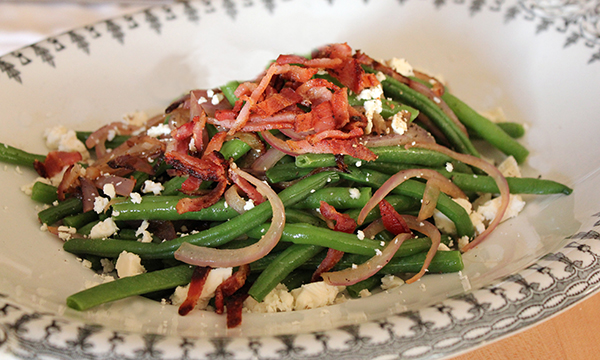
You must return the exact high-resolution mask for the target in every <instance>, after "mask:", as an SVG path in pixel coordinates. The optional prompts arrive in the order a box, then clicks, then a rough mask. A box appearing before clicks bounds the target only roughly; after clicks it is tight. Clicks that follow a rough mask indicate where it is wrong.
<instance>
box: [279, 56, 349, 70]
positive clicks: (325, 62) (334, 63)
mask: <svg viewBox="0 0 600 360" xmlns="http://www.w3.org/2000/svg"><path fill="white" fill-rule="evenodd" d="M277 64H279V65H285V64H300V65H303V66H307V67H315V68H321V69H327V68H335V67H338V66H340V65H341V64H342V60H341V59H328V58H321V59H307V58H305V57H303V56H300V55H279V57H278V58H277Z"/></svg>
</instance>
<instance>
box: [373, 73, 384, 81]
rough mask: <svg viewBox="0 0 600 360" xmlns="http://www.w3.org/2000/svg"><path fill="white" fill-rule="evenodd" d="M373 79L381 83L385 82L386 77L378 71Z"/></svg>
mask: <svg viewBox="0 0 600 360" xmlns="http://www.w3.org/2000/svg"><path fill="white" fill-rule="evenodd" d="M375 78H376V79H377V80H379V82H382V81H383V80H385V79H386V76H385V74H384V73H382V72H381V71H378V72H377V73H376V74H375Z"/></svg>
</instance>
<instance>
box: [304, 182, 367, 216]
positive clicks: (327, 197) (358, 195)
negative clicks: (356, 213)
mask: <svg viewBox="0 0 600 360" xmlns="http://www.w3.org/2000/svg"><path fill="white" fill-rule="evenodd" d="M371 191H372V190H371V188H370V187H361V188H348V187H327V188H323V189H319V190H316V191H315V192H313V193H312V194H310V195H308V196H307V197H306V198H305V199H304V200H302V201H299V202H298V203H296V205H294V208H296V209H318V208H319V207H320V206H321V201H325V202H326V203H328V204H329V205H331V206H333V207H334V208H336V209H338V210H339V209H357V208H358V209H362V208H363V207H364V206H365V205H366V204H367V201H369V199H370V198H371Z"/></svg>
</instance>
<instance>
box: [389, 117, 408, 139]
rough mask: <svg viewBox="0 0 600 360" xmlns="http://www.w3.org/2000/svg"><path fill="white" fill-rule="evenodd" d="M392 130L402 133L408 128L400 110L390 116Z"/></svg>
mask: <svg viewBox="0 0 600 360" xmlns="http://www.w3.org/2000/svg"><path fill="white" fill-rule="evenodd" d="M391 126H392V130H394V132H395V133H396V134H398V135H402V134H404V133H405V132H406V130H408V124H407V123H406V120H405V119H404V116H402V111H400V112H397V113H395V114H394V116H392V125H391Z"/></svg>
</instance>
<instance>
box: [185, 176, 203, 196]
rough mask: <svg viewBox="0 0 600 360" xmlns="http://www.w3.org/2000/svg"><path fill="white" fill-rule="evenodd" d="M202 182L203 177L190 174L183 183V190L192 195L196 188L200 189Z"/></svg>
mask: <svg viewBox="0 0 600 360" xmlns="http://www.w3.org/2000/svg"><path fill="white" fill-rule="evenodd" d="M201 183H202V180H201V179H198V178H195V177H193V176H190V177H188V178H187V179H185V181H184V182H183V183H182V184H181V192H183V193H184V194H188V195H191V194H193V193H194V192H195V191H196V190H198V188H199V187H200V184H201Z"/></svg>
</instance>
